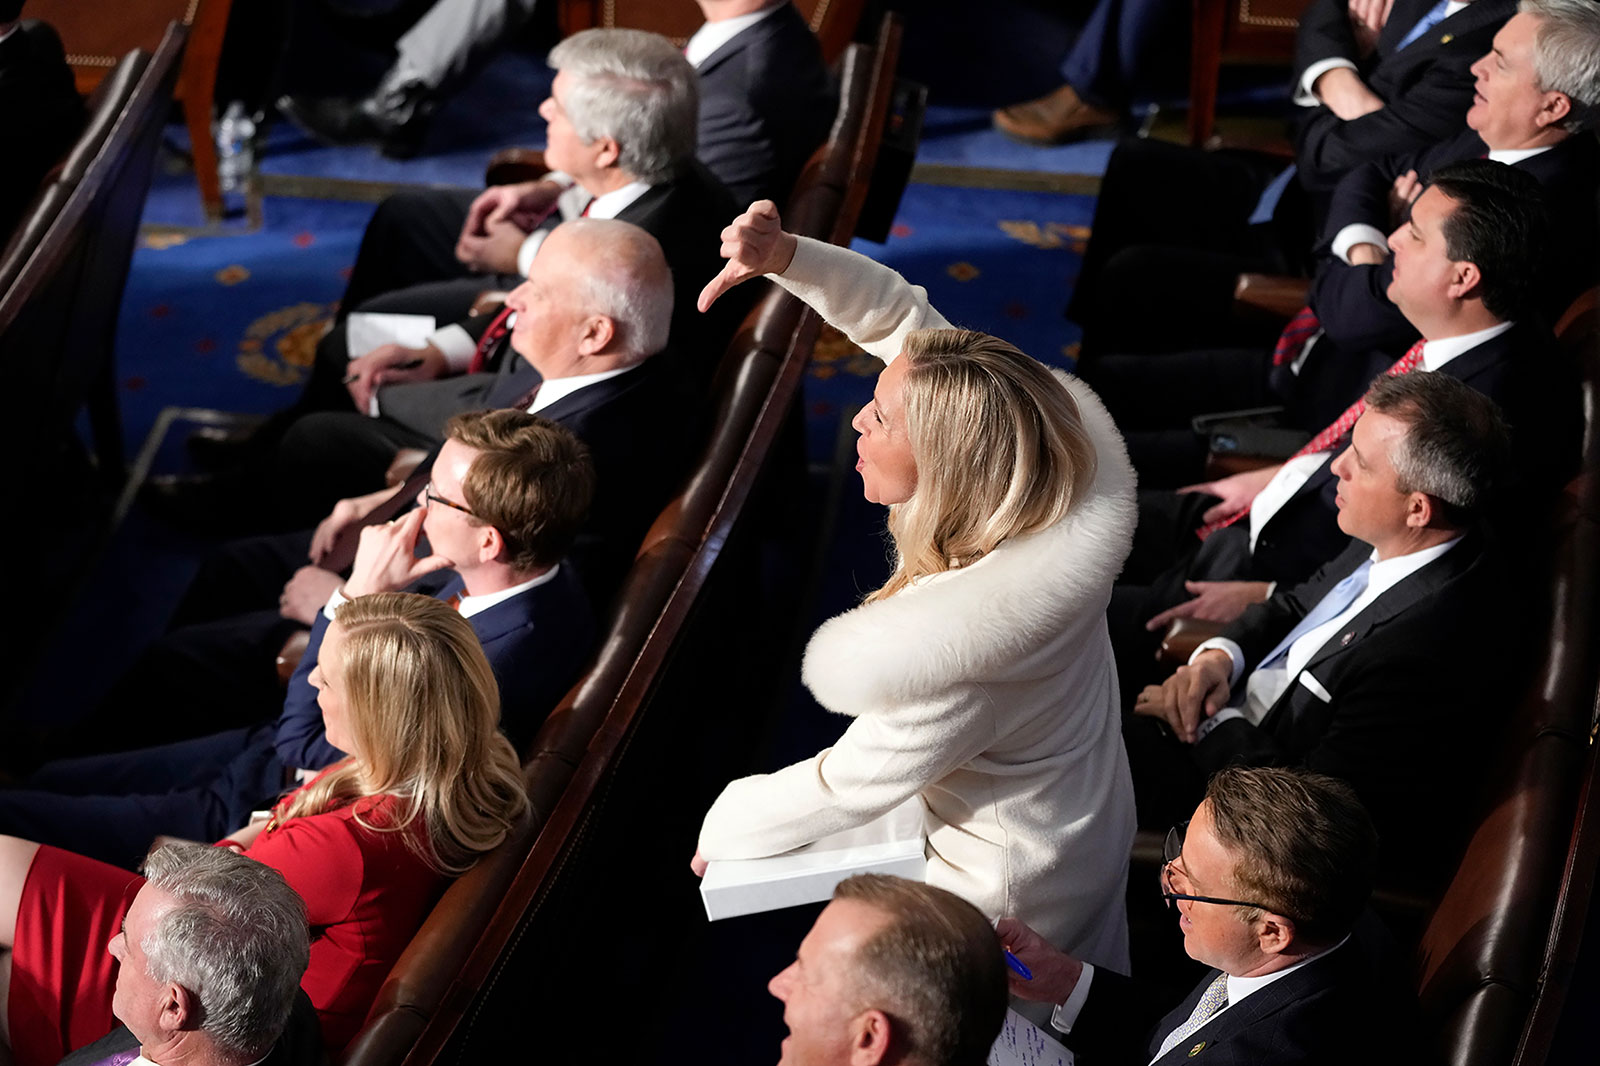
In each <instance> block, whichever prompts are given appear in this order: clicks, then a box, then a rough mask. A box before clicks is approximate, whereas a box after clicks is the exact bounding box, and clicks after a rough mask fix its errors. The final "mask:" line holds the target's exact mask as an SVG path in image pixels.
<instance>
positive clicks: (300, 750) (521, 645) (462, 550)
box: [0, 410, 594, 865]
mask: <svg viewBox="0 0 1600 1066" xmlns="http://www.w3.org/2000/svg"><path fill="white" fill-rule="evenodd" d="M447 434H448V439H447V440H446V441H445V443H444V446H443V447H442V448H441V449H440V451H439V456H438V458H437V460H436V461H435V462H434V464H433V467H432V474H431V478H430V480H429V482H428V487H427V489H426V490H425V492H424V501H425V502H424V506H423V507H421V508H419V509H417V510H414V511H411V512H409V513H407V514H406V515H404V516H403V517H401V518H399V519H398V520H396V521H394V522H392V523H389V524H386V525H376V526H369V527H367V528H366V529H365V530H363V531H362V535H361V546H360V549H359V550H358V552H357V554H356V561H355V565H354V566H353V568H352V570H351V573H350V577H349V578H348V579H347V580H345V581H344V582H343V583H342V584H341V585H339V587H337V588H335V589H334V590H333V591H331V592H330V593H328V595H327V597H326V602H325V604H324V605H322V606H320V608H319V609H318V611H317V614H316V617H315V620H314V622H313V625H312V629H311V637H310V641H309V643H308V645H307V647H306V650H305V652H304V653H303V654H302V655H301V657H300V662H299V665H298V667H297V668H296V670H295V672H294V675H293V676H292V677H291V678H290V680H289V685H288V692H287V694H286V696H285V697H284V698H283V700H282V704H283V709H282V712H281V714H279V715H278V717H277V720H276V721H275V722H272V721H268V722H264V723H261V724H256V725H247V726H244V727H242V728H237V729H232V730H228V731H225V732H221V733H215V734H213V735H211V736H207V737H202V738H200V739H197V740H191V741H180V742H177V743H174V744H168V745H158V746H156V747H143V748H141V749H140V750H137V751H131V752H124V753H116V754H110V755H99V756H89V757H85V758H78V759H68V760H63V761H61V762H58V763H52V764H49V765H47V766H45V767H44V768H43V769H41V770H40V771H39V772H38V773H37V774H35V775H34V776H33V778H32V779H31V780H30V781H29V783H28V784H29V788H27V789H14V790H8V791H5V792H3V793H0V826H4V827H6V830H7V831H9V832H13V833H17V834H19V835H23V836H25V837H27V838H28V839H31V840H38V841H40V842H42V843H48V844H52V845H54V846H57V847H62V848H67V849H69V850H72V851H77V852H80V853H82V854H86V855H89V856H92V857H94V858H98V859H101V860H103V861H106V862H111V863H115V864H118V865H131V864H132V862H134V861H136V860H137V857H138V856H139V855H142V854H143V853H144V851H145V850H146V849H147V848H148V847H149V844H150V841H151V839H153V838H154V837H155V836H157V835H158V834H166V835H171V836H180V837H186V838H190V839H196V840H215V839H218V838H219V837H222V836H223V835H224V834H226V833H228V832H230V831H232V830H235V829H237V828H238V827H239V826H241V825H244V824H246V823H248V822H249V820H250V817H251V812H252V811H254V810H256V809H260V808H265V807H268V806H270V805H271V801H272V800H273V799H274V798H275V797H276V796H277V794H278V793H279V792H280V791H281V790H282V789H283V788H284V787H285V785H286V784H287V783H288V782H289V781H291V780H292V779H293V778H294V777H295V776H296V774H295V771H298V770H320V769H322V768H323V767H325V766H328V765H331V764H332V763H334V762H337V761H338V760H339V759H341V758H343V757H344V753H343V752H341V751H339V750H337V749H336V748H334V747H332V746H331V745H330V744H328V742H327V740H326V739H325V737H324V734H323V722H322V713H321V710H320V709H319V707H318V705H317V694H316V690H315V688H314V687H313V686H312V684H311V682H310V675H311V671H312V669H313V668H314V667H315V666H316V663H317V652H318V650H319V648H320V647H321V643H322V639H323V635H324V634H325V633H326V631H327V627H328V624H329V622H331V621H333V620H334V617H335V615H336V614H337V612H338V609H339V607H340V606H341V605H342V604H343V603H344V602H345V601H346V600H348V599H354V598H356V597H358V596H365V595H369V594H372V593H376V592H396V591H401V590H407V589H409V590H412V591H427V592H428V593H429V594H430V595H433V596H435V597H436V598H438V599H442V600H446V601H450V602H453V603H455V604H456V605H457V607H458V609H459V610H460V611H461V613H462V614H463V615H464V616H465V617H466V618H467V619H468V620H469V621H470V622H471V624H472V629H473V632H474V633H475V634H476V635H477V637H478V640H479V642H480V643H481V644H482V645H483V650H484V654H485V656H486V657H487V658H488V660H489V665H490V667H491V669H493V671H494V675H495V681H496V683H497V685H498V687H499V691H500V705H501V728H502V729H504V730H505V732H506V735H507V736H509V737H510V738H511V740H512V743H513V744H515V745H516V746H517V747H518V749H519V750H520V749H521V748H523V747H525V746H526V745H527V744H528V743H529V742H530V741H531V740H532V739H533V736H534V734H535V733H536V732H537V731H538V728H539V726H540V724H541V723H542V722H543V721H544V719H545V716H546V715H547V714H548V713H549V712H550V710H551V709H552V708H553V707H554V706H555V705H556V703H557V702H558V701H559V700H560V699H561V697H562V695H563V694H564V693H565V692H566V691H567V689H568V688H569V687H570V686H571V684H572V682H573V680H574V679H575V678H576V677H577V676H578V672H579V670H580V669H581V668H582V666H583V664H584V662H585V661H586V660H587V658H588V656H589V652H590V648H591V645H592V643H593V639H594V618H593V613H592V611H591V610H590V606H589V602H588V599H587V597H586V595H585V593H584V590H583V586H582V584H581V582H580V581H579V579H578V576H577V574H576V572H575V570H574V568H573V566H572V565H571V564H569V563H568V562H566V560H565V556H566V555H567V553H568V551H569V549H570V548H571V546H572V542H573V539H574V537H575V535H576V533H577V530H578V528H579V527H580V525H581V524H582V522H583V519H584V515H585V512H586V511H587V509H588V503H589V500H590V498H591V496H592V495H593V489H594V468H593V464H592V463H591V462H590V460H589V457H588V455H587V454H586V450H585V449H584V447H583V445H582V444H581V443H580V442H579V441H578V439H577V438H576V437H575V436H574V435H573V434H572V433H571V432H570V431H568V430H566V429H564V428H562V427H561V426H558V425H556V424H554V423H552V422H548V421H545V420H543V419H540V418H536V417H534V416H532V415H528V414H525V413H523V412H521V411H513V410H500V411H482V412H474V413H471V414H466V415H461V416H458V417H457V418H455V419H453V420H452V421H451V423H450V425H449V427H448V428H447ZM424 535H425V536H426V544H427V548H428V551H427V553H426V554H425V555H424V556H423V557H421V558H417V557H416V553H417V548H418V544H419V541H420V540H421V538H422V537H423V536H424ZM446 571H449V572H450V573H449V574H448V575H446V574H445V572H446ZM436 574H437V575H439V576H441V577H445V580H443V581H442V582H441V581H439V580H438V579H437V578H435V579H434V580H433V581H432V582H431V583H430V581H429V578H430V576H432V575H436ZM275 621H277V618H276V616H275V615H274V616H271V617H269V618H268V619H267V622H268V625H269V627H270V624H271V623H272V622H275ZM217 675H218V676H216V677H215V678H214V679H213V683H214V684H215V685H216V686H217V688H216V690H215V693H214V697H215V698H213V699H212V700H210V701H208V702H203V703H200V704H199V705H198V706H197V707H195V708H193V709H191V710H190V711H189V714H188V719H189V720H188V721H184V722H181V723H178V722H172V721H170V720H169V719H167V718H164V717H163V716H162V714H161V712H160V710H159V707H160V698H161V696H162V695H163V694H161V693H157V694H155V695H156V697H157V699H156V709H155V710H154V711H153V713H149V714H137V715H134V716H133V717H135V718H137V719H138V720H139V722H140V725H139V727H138V728H139V731H140V733H141V734H142V735H140V736H133V735H132V734H130V737H132V738H133V739H136V740H140V741H142V742H143V743H145V744H149V743H151V742H152V741H153V740H154V739H156V738H157V737H158V736H160V735H162V733H161V731H162V729H163V728H174V727H181V726H187V727H189V731H190V732H194V731H195V728H194V727H196V726H198V727H201V728H205V727H206V722H207V719H208V718H209V720H210V723H211V728H215V726H216V725H218V724H221V723H220V721H219V719H218V710H219V708H222V707H227V708H229V709H230V710H231V711H232V712H233V713H238V710H239V708H240V706H241V705H243V706H246V707H253V706H255V705H256V703H257V701H256V700H253V699H245V698H243V696H244V695H245V693H243V692H242V691H241V690H242V689H244V688H245V686H246V684H247V682H248V681H249V680H250V678H249V675H246V676H242V677H234V678H229V677H228V676H226V674H225V673H224V672H222V671H218V672H217ZM224 693H225V694H226V695H223V694H224ZM197 700H198V696H197ZM179 710H180V708H177V707H169V708H168V713H169V714H176V713H177V712H178V711H179ZM118 714H119V716H121V717H126V708H122V709H119V710H118ZM102 724H103V725H106V726H108V727H114V726H115V723H114V722H112V723H94V722H91V723H87V724H80V725H79V726H78V727H77V729H78V731H79V733H80V735H81V734H82V733H85V732H88V733H96V732H99V731H100V729H101V726H102ZM102 739H106V738H104V737H103V738H102Z"/></svg>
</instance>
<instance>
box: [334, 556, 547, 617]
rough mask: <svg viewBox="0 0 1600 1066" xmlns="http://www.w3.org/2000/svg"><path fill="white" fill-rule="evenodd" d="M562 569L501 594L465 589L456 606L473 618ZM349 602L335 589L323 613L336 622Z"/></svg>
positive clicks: (542, 575)
mask: <svg viewBox="0 0 1600 1066" xmlns="http://www.w3.org/2000/svg"><path fill="white" fill-rule="evenodd" d="M560 569H561V564H560V563H557V564H555V565H554V566H552V567H551V568H550V569H548V570H546V571H545V572H544V573H542V574H540V575H539V576H538V577H535V578H530V579H529V580H527V581H524V582H522V583H521V584H519V585H512V586H511V587H510V588H504V589H501V590H500V591H499V592H485V593H484V594H483V595H481V596H468V595H466V594H465V589H463V594H462V597H461V601H460V602H459V603H458V604H456V610H457V611H460V612H461V617H462V618H471V617H472V616H473V615H475V614H479V613H480V612H483V611H487V610H488V609H489V608H491V607H493V606H494V605H495V604H497V603H504V602H505V601H507V600H509V599H510V598H511V597H513V596H520V595H522V594H523V593H524V592H527V591H528V590H529V589H533V588H538V587H539V586H540V585H543V584H547V583H548V582H551V581H554V580H555V579H556V573H557V572H558V571H559V570H560ZM349 602H350V597H348V596H346V595H345V594H344V586H343V585H341V586H339V587H338V588H336V589H334V590H333V594H332V595H330V596H329V597H328V604H327V606H325V607H324V608H322V613H323V615H324V616H325V617H326V618H327V619H328V621H330V622H331V621H333V620H334V619H333V616H334V612H336V611H338V609H339V608H340V606H341V605H343V604H346V603H349Z"/></svg>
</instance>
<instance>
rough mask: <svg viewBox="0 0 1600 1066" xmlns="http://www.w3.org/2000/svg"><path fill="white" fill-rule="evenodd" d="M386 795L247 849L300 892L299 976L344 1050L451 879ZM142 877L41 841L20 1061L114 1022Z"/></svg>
mask: <svg viewBox="0 0 1600 1066" xmlns="http://www.w3.org/2000/svg"><path fill="white" fill-rule="evenodd" d="M392 806H393V800H391V799H390V798H389V797H376V798H373V799H366V800H360V801H357V803H355V804H354V805H351V806H348V807H343V808H340V809H339V810H334V811H327V812H325V813H323V814H318V815H313V816H311V817H308V818H295V819H293V820H291V821H288V822H286V823H284V824H283V825H281V826H278V827H277V828H275V829H268V830H263V831H262V832H261V835H260V836H258V837H256V839H255V842H254V843H253V844H252V845H251V846H250V848H249V849H248V850H247V851H246V852H245V854H247V855H249V856H250V857H251V858H252V859H256V860H258V861H260V862H264V863H266V864H267V865H269V866H272V867H274V868H275V869H277V870H278V871H279V872H280V873H282V874H283V876H284V878H285V879H286V880H287V881H288V882H289V884H290V885H291V886H292V887H293V888H294V890H295V891H296V892H298V893H300V897H301V898H302V899H304V900H305V904H306V916H307V918H308V920H309V921H310V923H311V964H310V965H309V966H308V967H307V968H306V975H305V979H304V980H303V981H301V987H302V988H304V989H305V992H306V995H307V996H308V997H309V998H310V999H311V1003H312V1005H313V1006H315V1007H316V1008H317V1016H318V1018H319V1019H320V1020H321V1022H322V1035H323V1039H324V1040H325V1041H326V1042H327V1044H328V1047H329V1049H330V1050H333V1051H337V1050H339V1049H341V1048H343V1047H344V1045H345V1044H346V1043H347V1042H349V1040H350V1038H351V1037H352V1036H354V1035H355V1032H356V1030H357V1029H358V1028H359V1027H360V1025H361V1023H362V1021H363V1020H365V1018H366V1015H367V1010H368V1008H369V1007H370V1006H371V1005H372V1000H373V998H374V997H375V996H376V995H377V994H378V988H379V987H380V986H381V985H382V984H383V981H384V978H386V977H387V976H388V974H389V970H390V969H391V968H393V966H394V963H395V960H396V959H398V958H399V957H400V953H401V952H402V951H404V950H405V948H406V945H407V944H409V943H410V942H411V938H412V936H413V935H414V934H415V933H416V931H417V930H418V929H419V928H420V927H421V925H422V922H423V919H424V918H426V917H427V916H428V912H429V910H431V909H432V907H433V904H434V903H435V902H436V901H437V900H438V898H439V895H440V893H442V892H443V891H444V889H445V886H446V885H447V884H448V883H449V880H450V879H449V878H448V877H447V876H446V875H444V874H440V873H438V872H437V871H435V870H434V869H433V868H432V867H430V866H429V865H428V864H427V863H426V862H424V861H423V860H422V859H421V858H420V857H419V856H418V855H417V853H416V852H415V851H413V850H412V849H411V848H409V847H407V846H406V839H405V838H406V837H407V836H412V837H414V838H415V837H418V836H420V835H421V834H422V833H423V830H422V827H421V823H420V820H419V821H417V822H414V823H412V826H411V828H409V829H406V830H404V831H400V832H378V831H375V830H372V829H367V828H365V827H363V826H361V825H360V824H358V823H357V822H356V821H355V817H354V816H355V814H356V812H357V811H359V812H360V814H361V816H362V818H363V819H364V820H365V821H367V822H368V823H369V824H371V825H377V826H382V825H383V824H385V817H386V815H387V814H388V813H389V811H390V809H391V808H392ZM142 884H144V879H143V878H142V877H140V876H139V875H137V874H132V873H129V872H128V871H126V870H123V869H119V868H117V867H115V866H108V865H107V864H105V863H102V862H97V861H95V860H93V859H86V858H84V857H83V856H81V855H75V854H73V853H72V852H68V851H61V850H59V849H57V848H50V847H41V848H40V849H39V852H38V855H37V856H36V857H35V858H34V860H33V866H32V867H31V868H30V869H29V870H28V876H27V880H26V881H25V882H24V884H23V888H22V900H21V903H20V905H19V907H18V909H17V934H16V943H15V946H14V947H13V949H12V955H11V995H10V1001H9V1003H8V1005H7V1009H8V1013H9V1017H10V1019H11V1049H12V1053H13V1055H14V1056H15V1058H16V1062H17V1066H53V1064H54V1063H56V1062H59V1061H60V1060H61V1058H62V1057H63V1056H65V1055H66V1053H67V1052H69V1051H71V1050H73V1049H75V1048H79V1047H82V1046H83V1045H85V1044H87V1043H89V1042H91V1041H93V1040H98V1039H99V1038H100V1037H102V1036H104V1035H105V1034H106V1033H108V1032H110V1030H111V1028H112V1025H113V1024H114V1023H113V1022H112V1018H111V993H112V989H113V988H114V986H115V982H116V967H115V965H114V963H115V960H113V959H112V958H111V955H110V953H109V952H108V951H107V950H106V945H107V944H109V943H110V941H111V938H112V937H114V936H115V935H116V934H117V930H118V929H119V928H120V927H121V925H122V919H123V917H124V916H125V915H126V914H127V912H128V907H129V906H131V905H132V903H133V897H134V896H135V895H136V894H137V893H138V891H139V886H140V885H142Z"/></svg>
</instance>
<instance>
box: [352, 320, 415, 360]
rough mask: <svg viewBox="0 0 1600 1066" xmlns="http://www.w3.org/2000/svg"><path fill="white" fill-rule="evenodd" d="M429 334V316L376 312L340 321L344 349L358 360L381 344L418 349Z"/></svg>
mask: <svg viewBox="0 0 1600 1066" xmlns="http://www.w3.org/2000/svg"><path fill="white" fill-rule="evenodd" d="M432 332H433V316H432V315H395V314H385V313H382V312H378V311H352V312H351V313H350V317H348V318H346V319H345V320H344V342H345V343H344V347H345V351H346V352H348V353H349V354H350V358H352V359H359V358H361V357H362V356H363V355H366V354H367V353H368V352H370V351H372V349H374V348H376V347H378V346H380V345H383V344H399V345H402V346H404V347H406V348H421V347H422V346H423V345H424V344H427V343H428V334H430V333H432Z"/></svg>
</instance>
